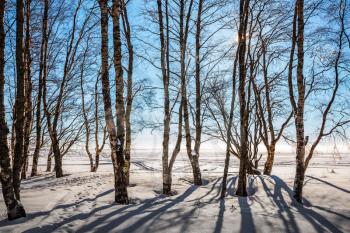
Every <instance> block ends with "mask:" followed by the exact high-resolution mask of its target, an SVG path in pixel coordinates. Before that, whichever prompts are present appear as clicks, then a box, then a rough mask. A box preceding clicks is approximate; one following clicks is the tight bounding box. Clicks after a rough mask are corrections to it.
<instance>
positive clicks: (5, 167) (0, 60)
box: [0, 1, 26, 220]
mask: <svg viewBox="0 0 350 233" xmlns="http://www.w3.org/2000/svg"><path fill="white" fill-rule="evenodd" d="M5 6H6V1H1V2H0V168H1V169H0V170H1V173H0V181H1V187H2V194H3V197H4V201H5V204H6V208H7V216H8V219H9V220H13V219H17V218H21V217H26V213H25V210H24V207H23V206H22V204H21V203H20V202H19V201H18V200H17V199H16V197H15V192H14V186H13V180H12V175H13V174H12V168H11V159H10V153H9V148H8V142H7V134H8V132H9V130H8V128H7V123H6V116H5V112H6V110H5V105H4V96H5V93H4V89H5V29H4V13H5Z"/></svg>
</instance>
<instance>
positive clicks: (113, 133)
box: [99, 0, 129, 204]
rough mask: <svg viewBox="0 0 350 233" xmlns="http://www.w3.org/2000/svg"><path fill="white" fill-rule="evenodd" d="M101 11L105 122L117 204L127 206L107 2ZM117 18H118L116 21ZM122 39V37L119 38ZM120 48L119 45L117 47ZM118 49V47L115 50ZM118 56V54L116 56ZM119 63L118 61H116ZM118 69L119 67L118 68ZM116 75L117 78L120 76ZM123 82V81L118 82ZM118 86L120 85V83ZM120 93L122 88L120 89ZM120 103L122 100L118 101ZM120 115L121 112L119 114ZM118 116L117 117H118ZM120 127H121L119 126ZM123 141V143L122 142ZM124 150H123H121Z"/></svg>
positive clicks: (115, 15) (115, 7)
mask: <svg viewBox="0 0 350 233" xmlns="http://www.w3.org/2000/svg"><path fill="white" fill-rule="evenodd" d="M99 4H100V9H101V36H102V38H101V59H102V63H101V64H102V69H101V78H102V93H103V103H104V110H105V121H106V125H107V129H108V134H109V141H110V146H111V150H112V151H111V157H112V163H113V171H114V186H115V187H114V188H115V202H116V203H119V204H127V203H128V202H129V200H128V193H127V189H126V182H125V174H124V170H123V165H124V164H123V163H124V161H123V160H124V155H123V152H124V151H123V143H124V138H123V137H124V133H123V130H122V132H120V131H119V130H118V136H119V138H118V137H117V129H116V126H115V124H114V120H113V113H112V103H111V97H110V85H109V75H108V6H107V0H100V1H99ZM117 4H118V3H117V2H115V1H114V2H113V10H112V11H113V13H112V15H113V18H114V19H113V21H114V22H113V26H114V30H113V31H114V34H117V32H116V31H117V30H118V28H116V27H119V25H116V21H117V22H118V23H119V12H118V11H119V10H118V5H117ZM115 18H118V20H117V19H115ZM114 37H116V35H114ZM119 38H120V37H119ZM114 39H115V40H118V38H114ZM114 43H115V44H118V43H117V41H114ZM117 46H118V45H117ZM115 49H116V50H117V49H118V48H117V47H116V48H115ZM115 56H117V54H115ZM115 62H116V63H118V61H115ZM115 66H117V64H115ZM116 69H117V67H116ZM119 69H121V67H118V72H121V71H120V70H119ZM118 72H117V73H116V75H117V77H118V74H119V75H120V73H118ZM117 81H119V82H120V81H121V82H122V80H120V79H119V80H117ZM117 85H120V83H118V84H117ZM118 88H119V91H120V88H121V87H120V86H119V87H118ZM118 98H119V96H118ZM118 101H120V99H119V100H118ZM119 107H120V103H118V110H120V109H119ZM118 114H120V112H119V113H118ZM118 116H119V115H118ZM118 116H117V117H118ZM121 120H122V119H119V120H118V123H120V122H121ZM119 126H120V125H119ZM120 139H122V141H120ZM121 149H122V150H121Z"/></svg>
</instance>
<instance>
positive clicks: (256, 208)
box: [0, 150, 350, 233]
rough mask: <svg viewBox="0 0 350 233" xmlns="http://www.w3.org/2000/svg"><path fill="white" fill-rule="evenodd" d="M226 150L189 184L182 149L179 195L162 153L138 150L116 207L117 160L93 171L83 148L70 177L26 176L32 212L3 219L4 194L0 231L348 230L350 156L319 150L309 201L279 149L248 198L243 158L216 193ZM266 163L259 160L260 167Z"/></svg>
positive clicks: (209, 156)
mask: <svg viewBox="0 0 350 233" xmlns="http://www.w3.org/2000/svg"><path fill="white" fill-rule="evenodd" d="M223 162H224V158H223V153H219V152H215V153H214V152H213V151H206V152H205V153H202V154H201V157H200V165H201V169H202V176H203V180H204V183H205V184H204V185H203V186H201V187H196V186H193V185H191V169H190V164H189V163H188V159H187V158H186V155H185V153H182V154H180V155H179V158H178V160H177V161H176V163H175V167H174V172H173V190H174V191H176V193H177V194H176V195H174V196H171V197H165V196H164V195H162V194H161V188H162V179H161V154H160V152H159V151H158V152H156V151H152V150H150V151H147V150H134V152H133V157H132V166H131V169H132V173H131V187H129V188H128V193H129V197H130V199H131V204H129V205H116V204H114V203H113V200H114V196H113V194H114V189H113V174H112V165H111V162H110V159H109V157H108V155H107V154H106V155H105V156H104V157H102V160H101V164H100V167H99V171H98V172H97V173H90V172H88V170H89V165H88V160H87V158H86V155H85V154H84V152H83V151H75V152H72V153H71V154H68V155H66V157H65V159H64V171H65V173H66V174H67V176H65V177H63V178H60V179H56V178H55V177H54V174H53V173H45V172H43V171H44V170H45V166H46V165H45V157H42V158H40V161H39V163H40V167H39V170H40V171H41V172H40V173H41V175H40V176H38V177H35V178H29V179H27V180H24V181H22V185H21V187H22V191H21V196H22V202H23V204H24V206H25V209H26V211H27V214H28V217H27V218H23V219H18V220H15V221H12V222H9V221H7V220H6V211H5V205H4V202H3V199H2V196H1V198H0V211H1V216H0V232H35V233H37V232H152V233H153V232H167V233H168V232H169V233H171V232H200V233H206V232H216V233H219V232H249V233H250V232H350V182H349V181H350V170H349V167H350V156H349V155H345V154H343V155H338V156H336V157H334V156H330V155H322V154H320V155H317V156H316V157H315V158H314V159H313V160H312V163H311V164H310V167H309V169H308V170H307V177H306V181H305V188H304V197H305V200H304V203H305V205H304V206H301V205H299V204H297V203H295V202H294V201H293V199H292V185H293V176H294V172H295V165H294V155H293V154H277V155H276V164H275V167H274V169H273V176H271V177H267V176H250V177H249V193H250V194H251V195H250V196H249V197H247V198H242V197H237V196H235V195H234V193H235V186H236V185H237V178H236V176H237V172H238V161H237V159H231V167H230V177H229V181H228V187H229V190H228V195H227V197H226V198H225V199H224V200H221V199H220V198H219V196H220V185H221V176H222V172H223ZM262 164H263V163H261V165H262Z"/></svg>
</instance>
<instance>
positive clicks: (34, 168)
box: [31, 0, 51, 176]
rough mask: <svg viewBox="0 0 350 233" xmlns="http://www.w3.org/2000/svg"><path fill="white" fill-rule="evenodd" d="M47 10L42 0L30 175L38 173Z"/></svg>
mask: <svg viewBox="0 0 350 233" xmlns="http://www.w3.org/2000/svg"><path fill="white" fill-rule="evenodd" d="M48 11H49V1H48V0H45V1H44V16H43V24H42V41H41V48H40V68H39V85H38V97H37V102H36V141H35V150H34V154H33V165H32V173H31V176H36V175H38V161H39V153H40V147H41V130H42V129H41V100H42V94H43V81H42V80H43V75H45V72H44V69H45V71H46V68H44V67H46V58H47V42H48V38H47V26H48ZM50 170H51V169H50Z"/></svg>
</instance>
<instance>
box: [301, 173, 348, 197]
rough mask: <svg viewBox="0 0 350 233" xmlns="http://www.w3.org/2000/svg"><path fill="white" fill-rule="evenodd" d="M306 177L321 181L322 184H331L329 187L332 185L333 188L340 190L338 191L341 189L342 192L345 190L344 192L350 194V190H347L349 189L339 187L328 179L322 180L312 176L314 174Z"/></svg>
mask: <svg viewBox="0 0 350 233" xmlns="http://www.w3.org/2000/svg"><path fill="white" fill-rule="evenodd" d="M306 177H309V178H311V179H313V180H317V181H319V182H322V183H324V184H327V185H329V186H331V187H333V188H336V189H338V190H340V191H343V192H345V193H349V194H350V191H349V190H347V189H344V188H342V187H339V186H336V185H334V184H332V183H330V182H328V181H325V180H322V179H320V178H317V177H314V176H306Z"/></svg>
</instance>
